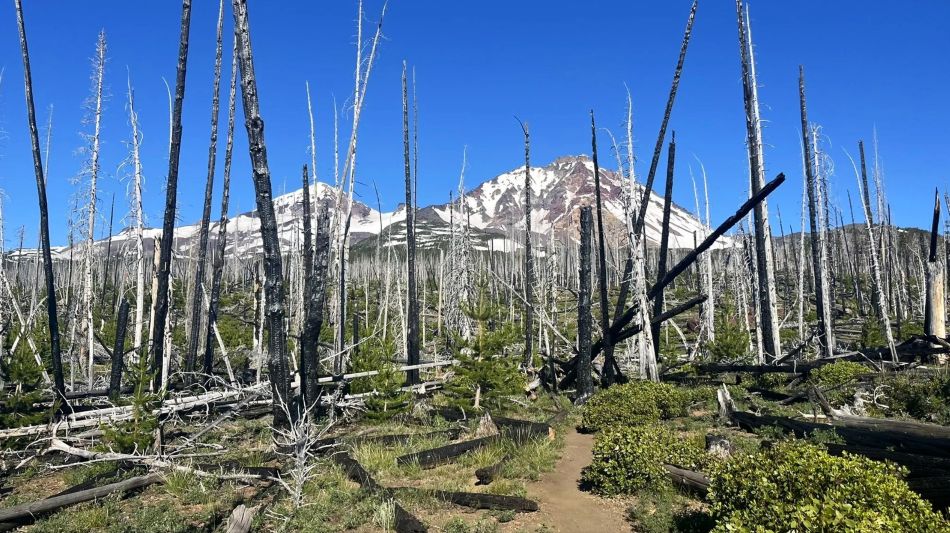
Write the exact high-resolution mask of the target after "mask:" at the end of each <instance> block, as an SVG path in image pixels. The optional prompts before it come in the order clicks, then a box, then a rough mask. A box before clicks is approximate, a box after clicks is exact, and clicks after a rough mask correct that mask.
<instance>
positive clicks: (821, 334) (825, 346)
mask: <svg viewBox="0 0 950 533" xmlns="http://www.w3.org/2000/svg"><path fill="white" fill-rule="evenodd" d="M798 72H799V74H798V93H799V99H800V103H801V115H802V146H803V147H804V158H805V161H804V164H805V180H806V182H807V186H806V189H807V190H808V223H809V227H810V228H811V239H809V241H811V255H812V257H811V260H812V270H813V271H814V275H815V305H816V307H817V308H818V341H819V342H820V343H821V346H822V352H823V353H824V354H825V355H831V354H832V346H831V342H832V335H831V334H830V330H831V324H830V321H829V320H828V317H829V316H830V313H829V312H828V309H827V306H828V305H829V302H826V301H825V295H826V294H828V291H827V289H826V285H825V284H826V283H827V278H826V277H825V276H824V275H823V272H824V268H825V266H824V265H823V264H822V262H821V259H822V253H821V241H820V240H819V239H820V238H821V237H820V234H821V228H820V227H819V225H818V205H817V203H818V198H817V194H816V190H815V189H816V187H817V184H816V183H815V182H816V179H817V176H815V171H814V167H813V166H812V158H813V157H814V154H812V148H811V144H810V142H809V137H810V136H811V135H810V132H809V131H808V111H807V108H806V105H805V69H804V67H799V71H798Z"/></svg>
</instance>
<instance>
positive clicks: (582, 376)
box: [575, 206, 594, 404]
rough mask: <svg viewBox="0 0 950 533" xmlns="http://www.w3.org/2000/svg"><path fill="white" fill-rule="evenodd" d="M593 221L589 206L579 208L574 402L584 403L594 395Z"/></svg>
mask: <svg viewBox="0 0 950 533" xmlns="http://www.w3.org/2000/svg"><path fill="white" fill-rule="evenodd" d="M592 225H593V219H592V216H591V209H590V206H584V207H582V208H581V249H580V257H579V259H578V261H579V262H580V287H578V291H577V398H576V399H575V402H577V403H578V404H582V403H584V402H585V401H586V400H587V398H589V397H590V396H591V395H592V394H594V380H593V377H592V375H591V345H590V334H591V310H590V299H591V298H590V296H591V294H590V293H591V286H590V274H591V265H590V262H591V260H590V259H591V258H590V247H591V242H590V241H591V226H592Z"/></svg>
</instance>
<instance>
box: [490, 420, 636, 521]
mask: <svg viewBox="0 0 950 533" xmlns="http://www.w3.org/2000/svg"><path fill="white" fill-rule="evenodd" d="M569 431H570V433H568V434H567V435H565V437H564V453H563V455H561V458H560V459H559V460H558V462H557V466H556V467H555V468H554V471H553V472H551V473H548V474H545V475H544V477H543V478H542V479H541V480H540V481H538V482H536V483H532V484H530V485H528V487H527V489H528V498H531V499H533V500H536V501H537V502H538V504H539V506H540V508H541V509H540V510H539V511H538V512H536V513H527V514H524V515H521V516H520V517H519V519H517V520H515V521H514V522H512V523H509V524H507V525H509V526H512V527H511V529H509V528H507V527H506V528H505V530H506V531H509V530H510V531H524V530H528V531H531V530H533V529H534V528H536V527H537V526H541V525H542V524H543V525H544V526H547V528H548V529H547V530H553V531H558V532H560V533H574V532H578V533H589V532H595V533H613V532H618V531H631V526H630V524H629V523H628V522H627V521H626V520H624V516H625V514H626V505H625V504H624V502H622V501H611V500H606V499H602V498H598V497H596V496H594V495H592V494H590V493H588V492H585V491H582V490H580V488H579V486H578V485H579V484H580V480H581V471H582V470H583V469H584V467H586V466H588V465H589V464H590V462H591V458H592V457H593V455H592V453H591V449H592V447H593V444H594V437H593V436H592V435H583V434H580V433H578V432H576V431H574V430H573V429H571V430H569Z"/></svg>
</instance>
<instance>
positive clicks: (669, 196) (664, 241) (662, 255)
mask: <svg viewBox="0 0 950 533" xmlns="http://www.w3.org/2000/svg"><path fill="white" fill-rule="evenodd" d="M675 162H676V132H675V131H674V132H673V135H672V139H671V140H670V148H669V157H668V159H667V162H666V191H665V194H664V196H663V228H662V231H661V233H660V251H659V252H658V253H659V256H658V259H657V266H656V280H657V283H659V282H660V280H662V279H663V276H665V275H666V256H667V254H668V252H669V246H670V208H671V206H672V203H673V166H674V164H675ZM663 296H664V293H663V290H662V289H660V290H659V291H657V293H656V296H654V297H653V316H660V314H661V313H663V303H664V298H663ZM662 326H663V324H653V325H651V327H652V328H653V353H654V354H657V355H659V353H660V327H662Z"/></svg>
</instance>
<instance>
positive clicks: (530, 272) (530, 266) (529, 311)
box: [521, 123, 534, 369]
mask: <svg viewBox="0 0 950 533" xmlns="http://www.w3.org/2000/svg"><path fill="white" fill-rule="evenodd" d="M521 130H522V132H523V133H524V224H525V226H524V301H525V306H524V354H523V356H522V359H521V366H522V367H523V368H525V369H530V368H531V367H532V363H531V354H532V345H533V339H532V336H533V334H534V256H533V255H532V254H533V251H532V249H531V142H530V136H529V134H528V126H527V124H524V123H522V124H521Z"/></svg>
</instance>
